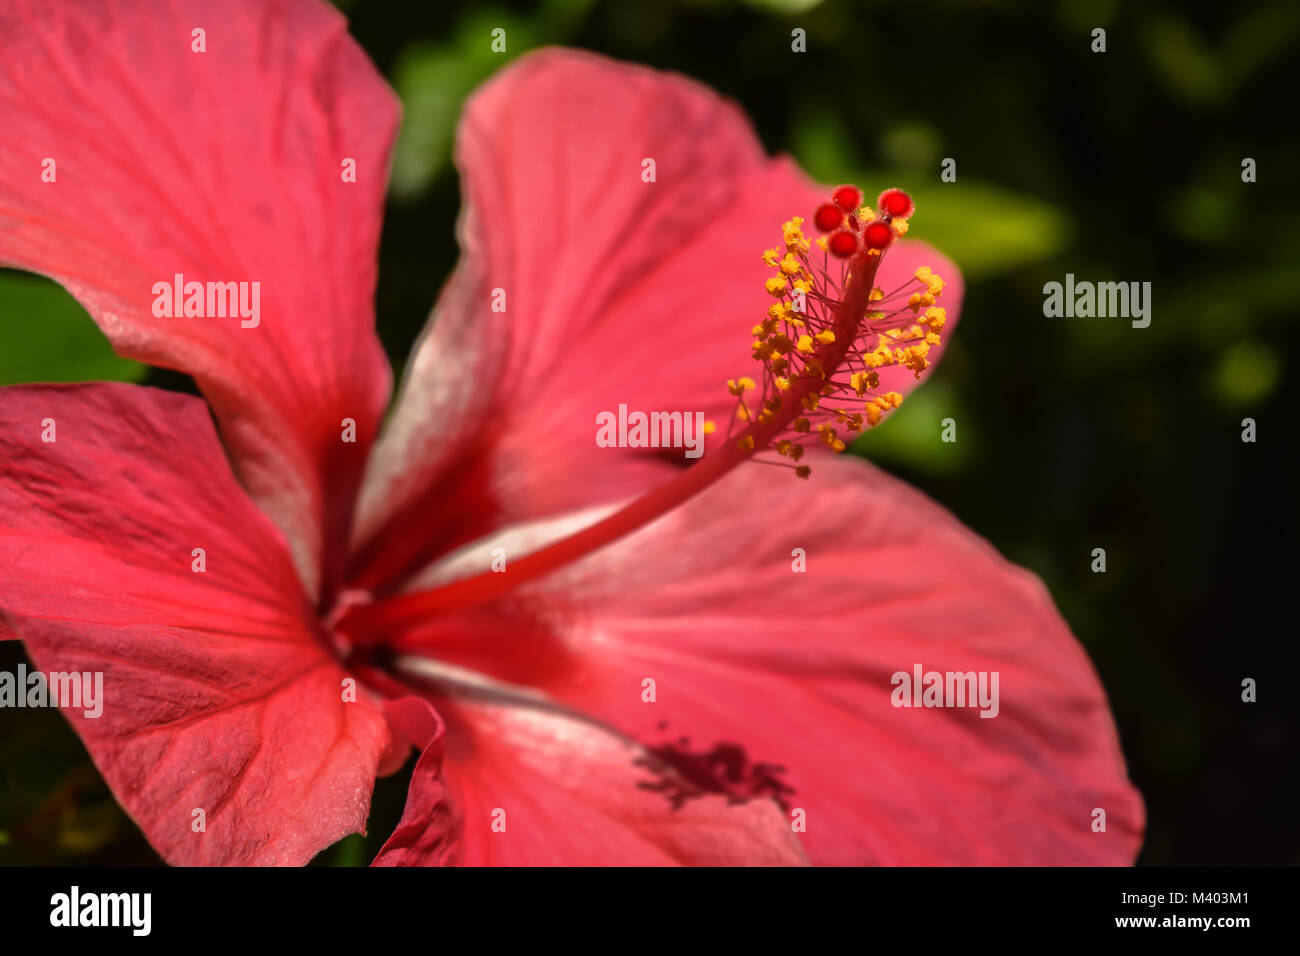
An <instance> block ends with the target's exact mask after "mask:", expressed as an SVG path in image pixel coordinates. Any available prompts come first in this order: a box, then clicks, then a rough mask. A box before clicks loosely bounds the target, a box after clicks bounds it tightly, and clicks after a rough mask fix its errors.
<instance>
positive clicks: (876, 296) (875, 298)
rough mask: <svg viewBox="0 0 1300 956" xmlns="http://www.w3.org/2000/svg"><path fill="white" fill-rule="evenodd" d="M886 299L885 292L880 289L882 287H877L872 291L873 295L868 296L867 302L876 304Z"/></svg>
mask: <svg viewBox="0 0 1300 956" xmlns="http://www.w3.org/2000/svg"><path fill="white" fill-rule="evenodd" d="M884 297H885V290H884V289H882V288H880V286H876V287H875V288H874V289H872V290H871V294H870V295H868V296H867V301H868V302H876V301H878V300H880V299H883V298H884Z"/></svg>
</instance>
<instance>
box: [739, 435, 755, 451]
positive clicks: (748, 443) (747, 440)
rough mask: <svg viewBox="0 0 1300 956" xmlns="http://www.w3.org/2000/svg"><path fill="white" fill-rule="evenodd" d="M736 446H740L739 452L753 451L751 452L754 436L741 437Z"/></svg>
mask: <svg viewBox="0 0 1300 956" xmlns="http://www.w3.org/2000/svg"><path fill="white" fill-rule="evenodd" d="M736 444H737V445H739V446H740V450H741V451H753V450H754V436H753V435H743V436H741V438H740V440H739V441H737V442H736Z"/></svg>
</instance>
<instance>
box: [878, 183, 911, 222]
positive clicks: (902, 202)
mask: <svg viewBox="0 0 1300 956" xmlns="http://www.w3.org/2000/svg"><path fill="white" fill-rule="evenodd" d="M876 207H877V208H878V209H879V210H880V212H882V213H884V214H885V215H888V216H891V217H892V218H894V219H906V218H907V217H908V216H910V215H912V213H913V212H915V211H916V206H915V205H914V204H913V203H912V197H911V196H909V195H908V194H907V193H905V192H903V191H902V190H901V189H886V190H885V191H884V192H883V193H881V194H880V198H879V199H878V200H876Z"/></svg>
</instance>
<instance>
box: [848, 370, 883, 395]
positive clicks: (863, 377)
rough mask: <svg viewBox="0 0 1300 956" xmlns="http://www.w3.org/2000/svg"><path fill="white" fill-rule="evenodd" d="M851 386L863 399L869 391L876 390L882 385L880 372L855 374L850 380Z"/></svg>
mask: <svg viewBox="0 0 1300 956" xmlns="http://www.w3.org/2000/svg"><path fill="white" fill-rule="evenodd" d="M849 384H850V385H851V386H853V391H855V392H857V393H858V397H859V398H861V397H862V396H863V395H865V394H866V393H867V389H869V388H875V387H877V386H878V385H879V384H880V373H879V372H854V373H853V375H852V376H851V377H850V378H849Z"/></svg>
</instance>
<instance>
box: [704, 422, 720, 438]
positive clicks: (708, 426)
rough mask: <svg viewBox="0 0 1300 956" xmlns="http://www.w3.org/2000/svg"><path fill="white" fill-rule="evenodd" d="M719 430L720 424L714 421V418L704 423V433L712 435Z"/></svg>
mask: <svg viewBox="0 0 1300 956" xmlns="http://www.w3.org/2000/svg"><path fill="white" fill-rule="evenodd" d="M717 430H718V426H717V425H715V424H714V423H713V419H709V420H708V421H707V422H705V423H704V434H706V435H712V434H713V433H714V432H716V431H717Z"/></svg>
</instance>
